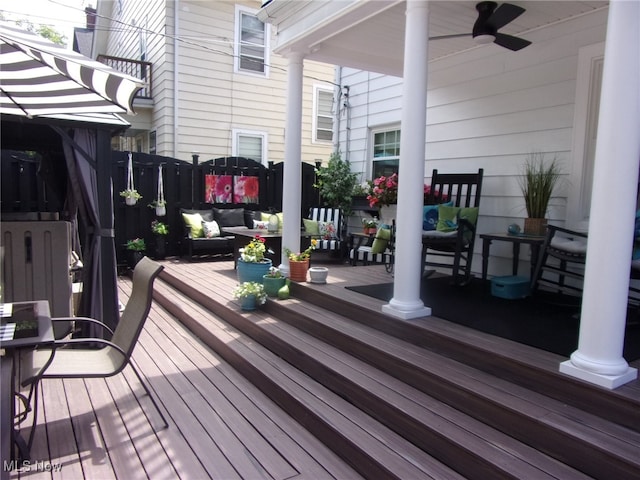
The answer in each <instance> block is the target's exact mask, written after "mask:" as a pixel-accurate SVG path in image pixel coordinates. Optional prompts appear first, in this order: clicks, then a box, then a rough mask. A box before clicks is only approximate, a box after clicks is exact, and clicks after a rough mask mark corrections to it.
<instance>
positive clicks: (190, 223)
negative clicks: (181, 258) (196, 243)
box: [182, 213, 204, 238]
mask: <svg viewBox="0 0 640 480" xmlns="http://www.w3.org/2000/svg"><path fill="white" fill-rule="evenodd" d="M182 219H183V220H184V223H185V225H186V226H187V227H189V229H190V230H191V238H203V237H204V229H203V228H202V215H200V214H199V213H183V214H182Z"/></svg>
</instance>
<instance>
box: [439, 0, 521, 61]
mask: <svg viewBox="0 0 640 480" xmlns="http://www.w3.org/2000/svg"><path fill="white" fill-rule="evenodd" d="M476 10H477V11H478V19H477V20H476V23H474V24H473V31H472V33H457V34H453V35H440V36H438V37H431V38H429V40H442V39H445V38H458V37H467V36H469V35H471V36H472V37H473V39H474V40H475V42H476V43H478V44H481V45H484V44H487V43H495V44H497V45H500V46H501V47H504V48H508V49H509V50H513V51H518V50H521V49H523V48H524V47H526V46H528V45H531V42H530V41H529V40H525V39H524V38H519V37H514V36H512V35H506V34H504V33H499V32H498V30H500V29H501V28H502V27H504V26H505V25H506V24H508V23H510V22H512V21H513V20H515V19H516V18H518V17H519V16H520V15H522V14H523V13H524V12H525V9H524V8H522V7H519V6H517V5H513V4H511V3H503V4H502V5H500V6H499V7H498V4H497V3H496V2H480V3H478V4H477V5H476Z"/></svg>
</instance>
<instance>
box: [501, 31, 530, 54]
mask: <svg viewBox="0 0 640 480" xmlns="http://www.w3.org/2000/svg"><path fill="white" fill-rule="evenodd" d="M495 37H496V39H495V40H494V41H493V43H496V44H498V45H500V46H501V47H504V48H508V49H509V50H513V51H514V52H517V51H518V50H522V49H523V48H524V47H527V46H529V45H531V42H530V41H529V40H525V39H524V38H520V37H514V36H512V35H505V34H504V33H496V34H495Z"/></svg>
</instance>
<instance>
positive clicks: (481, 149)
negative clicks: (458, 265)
mask: <svg viewBox="0 0 640 480" xmlns="http://www.w3.org/2000/svg"><path fill="white" fill-rule="evenodd" d="M606 22H607V11H606V10H604V11H602V10H601V11H598V12H595V13H592V14H588V15H584V16H582V17H579V18H576V19H573V20H571V21H567V22H562V23H559V24H556V25H552V26H550V27H547V28H544V29H539V30H536V31H533V32H530V33H529V34H528V35H526V37H527V38H528V39H529V40H532V41H533V44H532V45H531V46H529V47H527V48H526V49H524V50H522V51H520V52H510V51H507V50H505V49H501V48H500V47H498V46H495V45H488V46H484V47H479V48H475V49H472V50H469V51H466V52H463V53H460V54H457V55H452V56H449V57H445V58H442V59H438V60H435V61H432V62H430V64H429V82H428V94H427V119H426V120H427V129H426V138H427V140H426V159H425V182H426V181H428V177H429V176H430V173H431V171H432V170H433V169H434V168H437V169H439V170H440V171H444V172H467V171H475V170H477V169H478V168H484V171H485V177H484V183H483V190H482V200H481V206H480V219H479V224H478V228H479V233H483V232H506V229H507V226H508V225H509V224H511V223H518V224H520V225H522V224H523V218H524V217H525V216H526V211H525V208H524V201H523V199H522V195H521V192H520V187H519V184H518V176H519V174H520V173H521V172H522V167H523V163H524V162H525V160H526V157H527V155H528V154H530V153H531V152H533V151H537V152H543V153H545V155H546V158H547V159H551V158H553V157H554V156H555V157H557V158H558V160H559V161H560V164H561V168H562V171H563V173H564V179H563V180H564V181H563V182H561V186H560V188H559V189H558V190H557V192H556V196H555V197H554V198H553V199H552V201H551V205H550V211H549V215H548V217H549V219H550V221H552V222H553V223H556V224H558V223H560V224H561V223H563V222H564V221H565V218H566V205H567V200H568V197H569V195H571V194H572V185H571V182H570V181H569V180H570V178H569V177H570V174H571V172H572V169H574V168H581V167H580V165H581V163H580V164H578V163H577V161H576V159H574V158H573V157H572V151H571V150H572V140H573V139H572V135H573V130H574V111H575V101H576V100H575V91H576V75H577V69H578V50H579V49H580V48H581V47H584V46H587V45H592V44H596V43H598V42H602V41H603V40H604V38H605V34H606ZM341 84H342V85H349V87H350V92H349V93H350V98H349V102H350V105H351V107H350V112H349V115H350V116H351V121H350V126H351V130H350V142H349V145H347V144H346V138H347V135H346V130H345V127H346V122H345V121H344V120H343V121H341V131H340V136H339V139H340V142H339V148H340V150H341V151H348V158H349V160H350V161H351V164H352V169H353V171H355V172H358V173H359V174H360V175H361V177H362V178H363V179H369V178H370V169H371V165H370V163H371V161H370V157H371V153H370V148H371V147H370V145H369V143H370V141H371V131H372V130H375V129H378V128H382V127H387V126H390V127H395V128H399V126H400V116H401V100H402V79H400V78H397V77H391V76H386V75H380V74H376V73H371V72H364V71H359V70H354V69H349V68H344V69H342V75H341ZM341 113H342V115H343V117H344V116H345V115H346V112H344V111H343V112H341ZM576 120H577V121H580V119H576ZM401 168H402V167H401ZM400 175H401V176H400V178H402V172H401V173H400ZM480 252H481V242H477V244H476V254H475V257H476V258H474V261H473V264H474V270H475V271H476V272H479V271H480V269H481V265H482V262H481V258H480ZM491 254H492V257H493V258H492V261H491V262H490V268H489V274H495V275H505V274H510V267H511V263H510V262H511V246H510V245H509V244H506V243H501V242H497V243H495V244H494V246H493V247H492V250H491ZM523 254H524V255H521V260H522V261H523V264H522V265H521V271H523V272H526V268H527V267H526V263H525V262H528V261H529V258H528V256H527V252H523Z"/></svg>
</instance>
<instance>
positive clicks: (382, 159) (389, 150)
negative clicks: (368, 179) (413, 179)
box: [372, 129, 400, 178]
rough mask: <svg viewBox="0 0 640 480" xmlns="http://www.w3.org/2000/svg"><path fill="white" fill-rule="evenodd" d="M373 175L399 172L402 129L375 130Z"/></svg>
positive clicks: (374, 176)
mask: <svg viewBox="0 0 640 480" xmlns="http://www.w3.org/2000/svg"><path fill="white" fill-rule="evenodd" d="M372 163H373V166H372V176H373V178H377V177H379V176H381V175H385V176H388V175H391V174H392V173H398V168H399V167H400V130H399V129H396V130H378V131H374V132H373V162H372Z"/></svg>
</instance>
